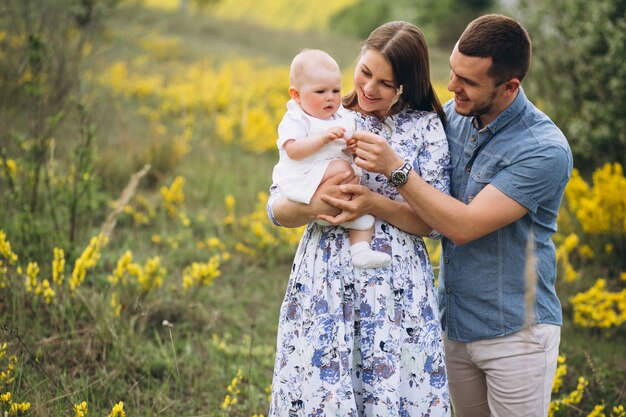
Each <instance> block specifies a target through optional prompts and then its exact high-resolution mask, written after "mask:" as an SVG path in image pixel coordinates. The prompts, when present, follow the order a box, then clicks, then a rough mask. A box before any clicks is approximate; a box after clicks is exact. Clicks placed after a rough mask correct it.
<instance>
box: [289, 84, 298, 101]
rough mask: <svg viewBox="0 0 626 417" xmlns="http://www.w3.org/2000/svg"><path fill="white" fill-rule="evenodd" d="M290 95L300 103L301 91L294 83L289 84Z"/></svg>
mask: <svg viewBox="0 0 626 417" xmlns="http://www.w3.org/2000/svg"><path fill="white" fill-rule="evenodd" d="M289 95H290V96H291V98H292V99H293V101H295V102H296V103H298V104H300V93H299V92H298V90H296V87H294V86H293V85H291V86H289Z"/></svg>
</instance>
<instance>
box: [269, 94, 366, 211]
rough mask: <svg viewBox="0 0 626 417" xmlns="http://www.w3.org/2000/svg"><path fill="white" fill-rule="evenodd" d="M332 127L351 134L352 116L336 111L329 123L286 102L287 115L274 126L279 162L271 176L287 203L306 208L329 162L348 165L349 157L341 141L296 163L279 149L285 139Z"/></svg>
mask: <svg viewBox="0 0 626 417" xmlns="http://www.w3.org/2000/svg"><path fill="white" fill-rule="evenodd" d="M336 126H340V127H343V128H345V129H346V131H347V132H348V133H350V134H351V132H352V131H354V117H353V114H352V113H351V112H349V111H347V110H345V109H344V108H343V107H340V108H339V110H337V112H336V113H335V114H334V115H333V116H332V117H331V118H330V119H327V120H322V119H317V118H315V117H313V116H310V115H308V114H307V113H305V112H304V111H303V110H302V108H301V107H300V106H299V105H298V103H296V102H295V101H293V100H289V101H288V102H287V112H286V113H285V115H284V116H283V119H282V120H281V122H280V124H279V125H278V140H277V142H276V144H277V145H278V150H279V158H280V159H279V161H278V163H277V164H276V166H275V167H274V171H273V173H272V181H273V183H274V184H275V185H276V186H277V187H278V190H279V192H280V194H281V195H283V196H285V197H287V198H288V199H289V200H291V201H296V202H299V203H305V204H309V202H310V201H311V197H312V196H313V194H314V193H315V190H317V187H318V186H319V185H320V183H321V181H322V178H323V176H324V173H325V172H326V169H327V168H328V164H329V163H330V162H331V161H333V160H336V159H342V160H344V161H347V162H348V163H352V156H351V155H350V154H349V152H347V151H346V148H347V147H346V141H345V140H343V139H336V140H333V141H330V142H329V143H327V144H326V145H324V147H323V148H322V149H320V150H319V151H318V152H316V153H315V154H313V155H311V156H309V157H307V158H305V159H301V160H298V161H296V160H293V159H291V158H289V155H287V152H286V151H285V148H284V147H283V145H284V144H285V142H286V141H287V140H289V139H294V140H299V139H305V138H307V137H309V136H311V135H316V134H321V133H323V132H325V131H327V130H328V129H330V128H332V127H336Z"/></svg>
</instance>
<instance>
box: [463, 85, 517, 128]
mask: <svg viewBox="0 0 626 417" xmlns="http://www.w3.org/2000/svg"><path fill="white" fill-rule="evenodd" d="M527 101H528V99H527V98H526V94H524V89H523V88H522V86H521V85H520V86H519V89H518V92H517V97H515V99H514V100H513V102H511V104H509V106H508V107H507V108H506V109H504V110H503V111H502V112H501V113H500V114H499V115H498V117H496V118H495V119H494V120H493V121H492V122H491V123H489V124H488V125H487V126H484V127H483V128H482V129H481V128H480V123H478V117H477V116H474V117H473V118H472V125H473V126H474V127H475V128H476V129H480V131H481V132H482V131H484V130H485V129H487V130H489V131H490V132H491V134H492V135H493V134H495V133H496V132H497V131H499V130H500V129H502V128H503V127H504V126H506V125H507V124H509V123H510V122H511V120H513V119H514V118H515V117H516V116H517V115H518V114H520V113H521V112H522V111H523V110H524V108H525V107H526V102H527Z"/></svg>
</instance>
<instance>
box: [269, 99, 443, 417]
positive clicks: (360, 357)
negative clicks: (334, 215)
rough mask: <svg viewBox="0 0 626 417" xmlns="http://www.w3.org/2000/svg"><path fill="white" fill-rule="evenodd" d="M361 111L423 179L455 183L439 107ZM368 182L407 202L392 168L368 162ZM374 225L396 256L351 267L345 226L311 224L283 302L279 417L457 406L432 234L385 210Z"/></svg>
mask: <svg viewBox="0 0 626 417" xmlns="http://www.w3.org/2000/svg"><path fill="white" fill-rule="evenodd" d="M356 119H357V120H356V123H357V126H356V127H357V130H368V131H370V132H374V133H377V134H379V135H381V136H382V137H384V138H386V139H387V140H388V141H389V143H390V144H391V146H392V148H393V149H394V150H395V151H396V152H397V153H398V154H399V155H400V156H401V157H402V158H403V159H404V160H405V161H409V162H410V163H412V164H413V168H414V169H415V170H416V172H418V173H419V174H420V175H421V177H422V178H423V179H425V180H426V181H428V182H429V183H431V184H432V185H434V186H435V187H437V188H438V189H440V190H442V191H444V192H448V190H449V154H448V145H447V141H446V137H445V134H444V130H443V126H442V124H441V121H440V120H439V118H438V117H437V115H436V114H434V113H429V112H423V111H420V112H416V111H411V110H407V109H405V110H403V111H402V112H400V113H398V114H396V115H393V116H390V117H388V118H387V119H385V121H384V123H382V122H381V121H379V120H378V119H377V118H374V117H370V116H364V115H360V114H357V116H356ZM361 182H362V184H364V185H366V186H367V187H369V188H370V189H371V190H373V191H375V192H378V193H380V194H383V195H385V196H387V197H389V198H391V199H393V200H398V201H403V199H402V196H400V194H399V193H398V192H397V190H396V189H395V188H394V187H393V186H392V185H390V184H389V183H388V181H387V178H386V177H385V176H384V175H381V174H375V173H369V172H367V171H364V176H363V177H362V179H361ZM273 188H274V187H273ZM273 192H274V193H275V190H274V189H273ZM275 196H276V195H275V194H273V195H272V197H270V202H269V204H268V209H269V210H271V202H272V201H273V198H274V197H275ZM375 229H376V230H375V236H374V239H373V241H372V246H373V248H374V249H375V250H377V251H384V252H386V253H389V254H390V255H391V256H392V259H393V260H392V262H391V264H390V265H388V266H386V267H384V268H378V269H359V268H354V267H353V266H352V262H351V258H350V253H349V241H348V231H347V230H346V229H344V228H342V227H333V226H320V225H317V224H314V223H312V224H310V225H309V226H308V227H307V229H306V231H305V233H304V235H303V236H302V240H301V241H300V245H299V247H298V251H297V253H296V255H295V260H294V263H293V266H292V270H291V276H290V278H289V283H288V286H287V292H286V295H285V299H284V301H283V304H282V307H281V310H280V318H279V326H278V341H277V352H276V363H275V366H274V379H273V383H272V395H271V403H270V412H269V415H270V416H281V417H291V416H294V417H295V416H303V417H304V416H306V417H313V416H354V417H356V416H372V417H389V416H402V417H409V416H411V417H412V416H419V417H422V416H430V417H434V416H448V415H450V400H449V395H448V386H447V379H446V369H445V363H444V350H443V342H442V331H441V326H440V323H439V315H438V307H437V297H436V290H435V287H434V278H433V272H432V266H431V264H430V261H429V258H428V254H427V252H426V247H425V245H424V241H423V240H422V238H420V237H417V236H414V235H412V234H409V233H406V232H404V231H402V230H400V229H398V228H396V227H395V226H393V225H390V224H388V223H386V222H383V221H381V220H380V219H377V220H376V226H375Z"/></svg>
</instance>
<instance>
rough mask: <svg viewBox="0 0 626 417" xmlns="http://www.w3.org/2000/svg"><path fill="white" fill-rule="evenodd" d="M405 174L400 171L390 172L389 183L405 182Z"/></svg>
mask: <svg viewBox="0 0 626 417" xmlns="http://www.w3.org/2000/svg"><path fill="white" fill-rule="evenodd" d="M406 180H407V175H406V174H405V173H404V172H402V171H395V172H394V173H393V174H391V183H392V184H393V185H402V184H404V183H405V182H406Z"/></svg>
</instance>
